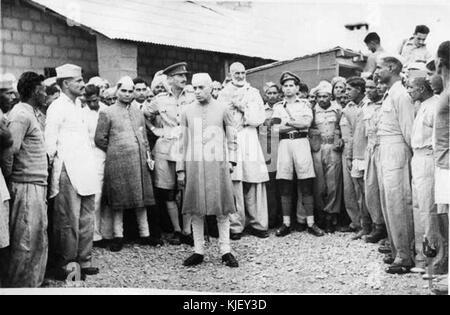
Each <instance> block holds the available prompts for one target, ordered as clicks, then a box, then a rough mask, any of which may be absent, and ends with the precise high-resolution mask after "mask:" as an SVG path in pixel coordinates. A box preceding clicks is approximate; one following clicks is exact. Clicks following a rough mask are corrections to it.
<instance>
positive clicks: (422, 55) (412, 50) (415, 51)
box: [400, 37, 431, 67]
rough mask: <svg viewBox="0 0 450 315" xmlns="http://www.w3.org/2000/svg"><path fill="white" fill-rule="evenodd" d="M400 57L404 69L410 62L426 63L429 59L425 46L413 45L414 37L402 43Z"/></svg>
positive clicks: (429, 55)
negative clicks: (403, 60)
mask: <svg viewBox="0 0 450 315" xmlns="http://www.w3.org/2000/svg"><path fill="white" fill-rule="evenodd" d="M400 55H401V56H402V57H403V58H404V59H405V63H404V65H403V66H405V67H406V66H408V65H409V64H410V63H412V62H424V63H426V62H427V61H428V60H429V59H430V58H431V54H430V52H429V51H428V49H427V46H422V47H417V46H416V45H415V44H414V37H411V38H409V39H408V40H406V41H405V42H404V43H403V45H402V48H401V49H400Z"/></svg>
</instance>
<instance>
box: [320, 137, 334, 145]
mask: <svg viewBox="0 0 450 315" xmlns="http://www.w3.org/2000/svg"><path fill="white" fill-rule="evenodd" d="M333 143H334V138H332V137H322V144H333Z"/></svg>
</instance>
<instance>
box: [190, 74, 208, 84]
mask: <svg viewBox="0 0 450 315" xmlns="http://www.w3.org/2000/svg"><path fill="white" fill-rule="evenodd" d="M192 85H204V86H210V85H212V79H211V77H210V76H209V74H207V73H196V74H194V75H193V76H192Z"/></svg>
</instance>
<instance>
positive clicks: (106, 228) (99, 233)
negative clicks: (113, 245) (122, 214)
mask: <svg viewBox="0 0 450 315" xmlns="http://www.w3.org/2000/svg"><path fill="white" fill-rule="evenodd" d="M94 203H95V222H94V242H97V241H101V240H111V239H113V237H114V216H113V215H114V212H113V211H112V210H111V208H110V207H109V206H108V205H107V204H106V203H103V202H102V194H101V193H100V194H97V195H95V200H94Z"/></svg>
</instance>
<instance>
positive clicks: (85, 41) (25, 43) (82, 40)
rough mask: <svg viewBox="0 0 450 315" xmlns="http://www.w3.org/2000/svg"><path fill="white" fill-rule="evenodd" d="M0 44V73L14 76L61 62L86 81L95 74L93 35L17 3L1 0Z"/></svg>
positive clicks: (17, 0) (17, 1) (95, 50)
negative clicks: (75, 68)
mask: <svg viewBox="0 0 450 315" xmlns="http://www.w3.org/2000/svg"><path fill="white" fill-rule="evenodd" d="M0 43H1V44H0V53H1V59H0V68H1V69H0V71H2V72H11V73H13V74H14V75H16V76H17V77H18V76H19V75H20V74H21V73H23V72H25V71H35V72H38V73H41V74H43V73H44V68H55V67H57V66H60V65H62V64H64V63H73V64H77V65H79V66H81V67H82V68H83V71H84V75H85V77H87V78H89V77H92V76H94V75H97V73H98V60H97V43H96V37H95V36H94V35H90V34H89V33H88V32H87V31H85V30H83V29H81V28H79V27H71V26H68V25H67V23H66V21H64V20H63V19H62V18H61V19H60V18H58V17H54V16H52V15H50V14H49V13H45V12H44V11H42V10H39V9H37V8H34V7H32V6H30V5H28V4H26V3H25V2H23V1H21V0H1V35H0Z"/></svg>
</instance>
